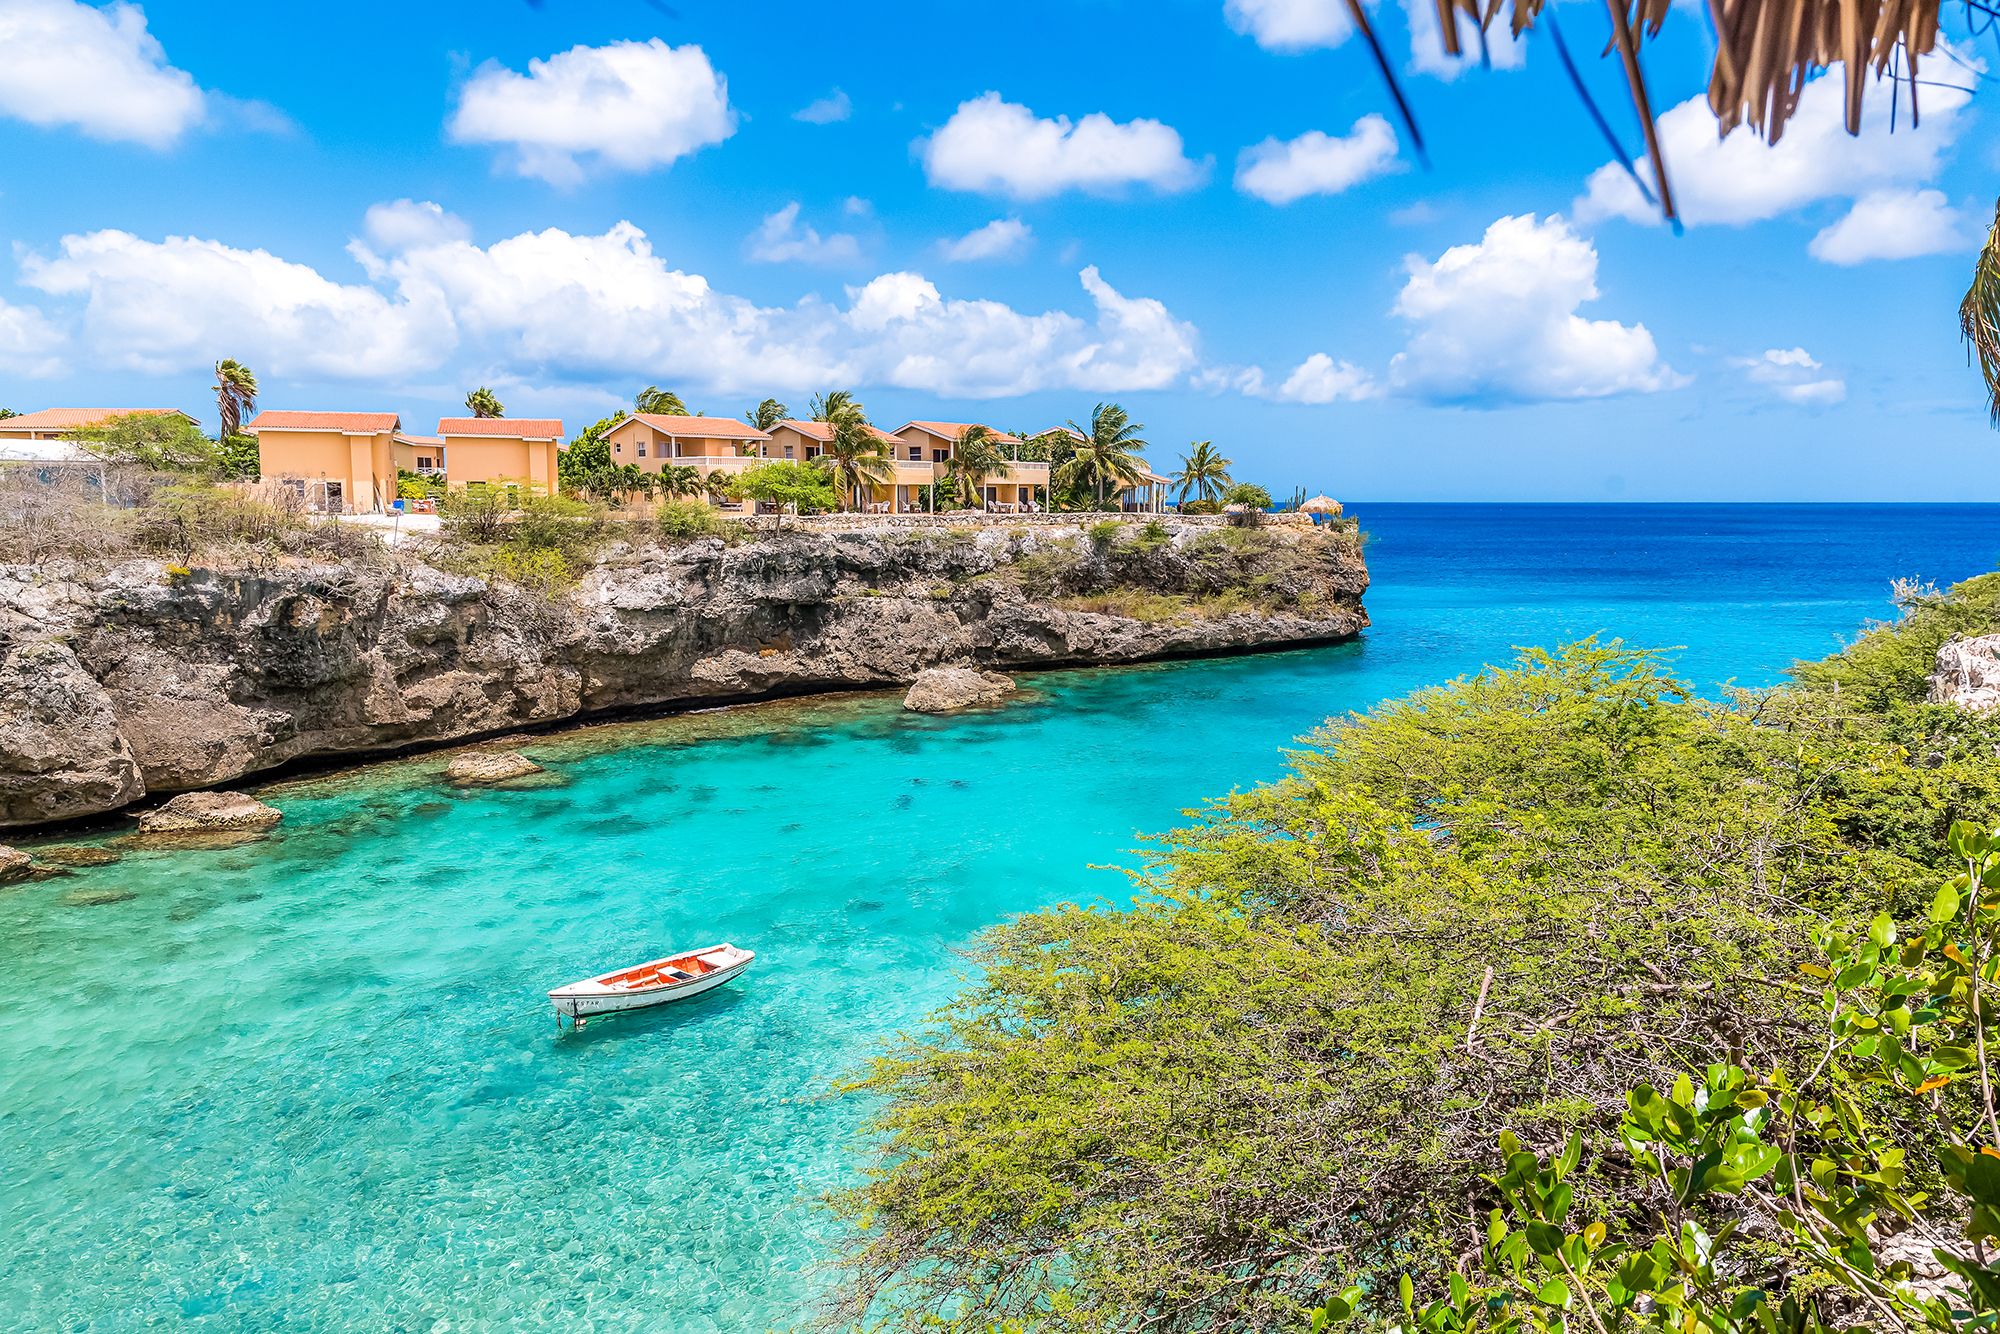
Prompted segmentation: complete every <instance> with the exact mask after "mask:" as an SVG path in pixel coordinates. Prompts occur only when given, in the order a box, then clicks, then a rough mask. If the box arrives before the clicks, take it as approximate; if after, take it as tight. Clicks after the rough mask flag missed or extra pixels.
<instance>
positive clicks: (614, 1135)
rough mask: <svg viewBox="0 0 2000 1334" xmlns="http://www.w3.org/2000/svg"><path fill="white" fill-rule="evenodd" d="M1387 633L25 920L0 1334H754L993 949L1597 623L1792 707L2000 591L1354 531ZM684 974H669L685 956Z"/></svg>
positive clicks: (1720, 525)
mask: <svg viewBox="0 0 2000 1334" xmlns="http://www.w3.org/2000/svg"><path fill="white" fill-rule="evenodd" d="M1355 509H1356V512H1358V513H1359V514H1360V516H1361V519H1362V523H1363V526H1364V528H1365V529H1367V530H1368V531H1369V532H1370V533H1371V534H1372V536H1373V539H1374V540H1373V543H1372V545H1371V546H1370V548H1369V558H1370V565H1371V571H1372V574H1373V577H1374V581H1375V582H1374V588H1373V590H1372V591H1371V593H1370V595H1369V599H1368V601H1369V609H1370V612H1371V614H1372V616H1373V618H1374V628H1373V629H1371V630H1370V631H1368V632H1367V633H1366V634H1365V635H1363V636H1362V638H1361V639H1360V640H1359V641H1357V642H1354V643H1351V644H1345V645H1341V646H1337V647H1332V648H1326V649H1318V650H1311V651H1304V652H1288V653H1278V654H1270V655H1258V656H1251V657H1242V658H1233V659H1225V660H1213V661H1201V662H1187V663H1176V664H1170V665H1160V666H1152V667H1144V668H1134V669H1122V670H1106V671H1097V672H1064V673H1053V674H1048V675H1044V676H1039V677H1029V678H1025V680H1024V684H1025V685H1026V686H1027V687H1028V696H1027V698H1025V699H1024V700H1023V701H1022V702H1021V703H1018V704H1016V705H1014V706H1012V707H1009V708H1006V709H1003V710H1000V711H997V712H991V713H984V714H976V715H969V716H962V717H957V718H951V719H944V720H939V719H924V718H918V717H914V716H911V715H906V714H904V713H902V712H901V711H900V710H899V708H898V707H897V704H896V701H895V699H894V697H893V696H887V695H880V696H877V695H869V696H857V697H849V698H842V699H831V700H819V701H806V702H802V703H795V704H786V705H774V706H766V707H761V708H756V709H747V710H738V711H732V712H728V713H722V714H708V715H699V716H695V717H690V718H680V719H669V720H664V721H660V722H655V723H640V724H629V725H618V726H614V727H606V728H597V729H591V730H588V731H585V732H581V733H577V734H573V735H571V736H569V737H562V738H556V739H553V740H551V741H549V742H548V743H546V744H545V745H544V746H542V747H541V748H539V749H537V750H536V752H535V753H536V754H537V755H538V756H541V757H542V758H543V759H544V761H545V762H546V763H548V764H549V765H550V766H551V767H552V768H554V769H556V770H558V771H559V772H560V773H561V774H562V775H563V776H564V777H565V778H566V779H567V780H568V781H567V783H566V784H565V785H563V786H556V787H544V788H538V789H533V790H525V791H476V792H455V791H451V790H449V789H446V788H445V787H443V786H442V785H441V784H440V783H439V782H438V781H437V777H436V776H437V772H438V769H439V764H438V762H437V761H435V760H422V759H419V760H413V761H409V762H407V763H398V764H389V765H383V766H379V767H376V768H372V769H369V770H365V771H358V772H355V773H351V774H342V775H335V776H330V777H325V778H316V779H311V780H304V781H298V782H293V783H287V784H281V785H278V786H277V787H274V788H271V789H267V790H265V791H264V792H263V793H262V795H264V796H265V797H266V798H267V799H269V800H271V801H273V802H274V803H275V804H277V805H279V806H280V807H282V809H283V810H284V812H285V822H284V824H283V825H282V826H280V828H279V829H278V831H277V832H276V834H275V836H274V837H272V838H271V839H269V840H266V841H263V842H259V843H253V844H250V845H247V846H243V847H238V848H234V849H229V850H223V851H181V852H152V853H134V854H129V855H127V856H126V857H125V859H124V860H123V861H122V862H119V863H118V864H116V865H111V866H106V867H101V868H91V869H85V870H81V871H79V872H78V873H77V874H75V875H73V876H69V877H64V878H59V879H51V880H44V881H39V882H35V883H31V884H27V885H24V886H14V887H10V888H7V889H5V890H0V974H4V976H6V977H7V978H8V979H9V980H10V982H11V983H12V992H13V994H14V996H15V997H16V998H17V1000H18V1002H19V1008H18V1011H17V1013H16V1015H15V1016H14V1022H12V1023H10V1024H8V1025H5V1026H4V1027H0V1217H4V1218H5V1219H6V1222H7V1226H6V1228H5V1229H4V1232H3V1233H0V1236H4V1241H0V1246H4V1247H5V1248H6V1254H5V1256H4V1259H0V1328H7V1329H91V1330H125V1329H136V1328H142V1327H147V1326H154V1325H157V1326H171V1327H190V1328H212V1329H251V1328H285V1329H299V1330H360V1329H368V1330H375V1329H440V1330H442V1329H478V1328H496V1329H497V1328H506V1329H537V1328H547V1329H562V1330H579V1329H600V1330H626V1329H655V1328H673V1329H676V1330H744V1329H758V1328H763V1327H765V1326H767V1325H773V1324H780V1323H784V1322H786V1321H789V1320H792V1319H795V1318H797V1317H798V1316H799V1315H800V1313H801V1311H802V1310H803V1309H804V1308H805V1306H806V1305H807V1304H808V1303H809V1301H810V1299H811V1297H812V1295H813V1294H814V1293H815V1292H816V1291H817V1290H818V1289H819V1287H820V1285H821V1282H822V1276H820V1275H817V1274H815V1273H814V1272H813V1268H812V1267H813V1265H814V1264H815V1262H816V1261H818V1260H820V1259H821V1258H823V1256H824V1249H823V1247H824V1242H825V1237H826V1233H827V1226H826V1222H825V1220H824V1218H823V1217H822V1216H821V1215H820V1213H819V1212H818V1210H817V1209H816V1207H815V1204H814V1199H815V1197H816V1196H817V1195H818V1194H820V1193H821V1192H824V1191H825V1190H827V1189H829V1188H831V1187H834V1186H836V1185H839V1184H841V1183H843V1182H845V1181H847V1180H849V1179H850V1174H851V1173H852V1171H853V1170H854V1167H855V1164H856V1161H857V1158H856V1147H857V1146H856V1144H855V1142H854V1140H853V1138H852V1131H853V1129H854V1127H855V1125H856V1123H857V1122H858V1120H859V1119H860V1117H861V1116H862V1114H863V1112H864V1110H865V1109H864V1108H863V1107H861V1106H857V1105H855V1103H854V1101H853V1100H835V1099H829V1098H828V1097H827V1096H826V1092H827V1088H828V1084H829V1081H830V1080H831V1079H832V1077H834V1076H836V1075H838V1074H840V1073H843V1072H846V1071H849V1070H852V1069H853V1068H854V1067H855V1066H856V1065H857V1064H858V1063H859V1062H860V1060H861V1059H862V1058H863V1057H864V1056H865V1055H866V1054H867V1052H868V1051H869V1050H870V1049H871V1046H872V1045H873V1044H874V1043H876V1042H877V1041H879V1040H880V1039H882V1038H883V1037H885V1036H886V1035H888V1034H890V1033H891V1032H893V1031H894V1030H896V1029H898V1028H899V1027H906V1026H909V1025H911V1024H913V1023H915V1022H917V1021H919V1020H920V1019H921V1017H922V1015H923V1014H924V1013H925V1012H926V1011H927V1010H928V1009H929V1008H931V1007H933V1006H934V1005H935V1004H937V1003H938V1002H940V1001H941V1000H942V999H943V998H944V997H945V996H946V995H947V994H948V993H949V991H950V990H951V989H952V987H953V984H954V979H955V977H956V976H957V974H958V971H959V969H960V967H961V964H960V962H959V960H958V957H957V955H956V954H955V950H956V949H957V948H958V947H959V946H961V945H963V944H964V943H965V942H966V941H967V940H968V939H969V938H970V937H971V936H972V935H974V934H975V933H976V932H977V931H979V929H980V928H982V927H983V926H986V925H988V924H990V923H992V922H995V921H996V920H999V919H1001V918H1003V917H1005V916H1006V915H1008V914H1011V913H1015V912H1019V911H1022V910H1025V909H1029V908H1033V907H1036V906H1038V905H1043V904H1048V903H1052V902H1056V901H1060V900H1063V899H1071V900H1088V899H1091V898H1094V897H1111V898H1116V897H1119V896H1121V895H1122V894H1123V893H1124V892H1125V882H1124V881H1123V880H1122V879H1121V878H1120V877H1119V876H1118V875H1117V874H1115V873H1113V872H1111V871H1108V870H1105V869H1100V868H1103V867H1105V866H1107V865H1116V864H1119V863H1125V864H1129V863H1130V860H1131V857H1130V850H1131V849H1132V848H1134V847H1135V846H1136V844H1137V842H1138V838H1139V836H1140V835H1141V834H1142V833H1143V832H1145V831H1149V830H1158V829H1162V828H1164V827H1166V826H1168V825H1170V824H1171V823H1173V822H1174V821H1175V820H1176V819H1177V817H1178V814H1179V812H1180V811H1181V810H1182V809H1183V808H1185V807H1189V806H1192V805H1195V804H1197V803H1199V802H1200V801H1201V800H1202V799H1203V798H1204V797H1207V796H1210V795H1215V794H1219V793H1222V792H1225V791H1228V790H1230V789H1231V788H1234V787H1239V786H1242V785H1245V784H1249V783H1253V782H1256V781H1258V780H1260V779H1264V778H1267V777H1270V776H1272V775H1273V774H1275V772H1276V771H1277V769H1278V766H1279V762H1280V750H1281V748H1282V747H1284V746H1285V745H1286V744H1287V743H1288V742H1289V741H1290V740H1291V739H1292V738H1294V737H1296V736H1297V735H1299V734H1300V733H1302V732H1304V731H1306V730H1308V729H1309V728H1311V727H1312V726H1314V725H1315V724H1316V723H1318V722H1319V721H1320V720H1322V719H1323V718H1325V717H1327V716H1329V715H1334V714H1338V713H1341V712H1342V711H1345V710H1349V709H1365V708H1367V707H1368V706H1370V705H1371V704H1373V703H1375V702H1376V701H1379V700H1381V699H1383V698H1385V697H1389V696H1393V695H1396V694H1400V693H1402V692H1404V691H1407V690H1409V689H1411V688H1413V687H1416V686H1419V685H1423V684H1428V683H1432V682H1436V681H1439V680H1442V679H1445V678H1447V677H1449V676H1452V675H1455V674H1458V673H1461V672H1465V671H1470V670H1474V669H1477V668H1478V667H1479V666H1480V665H1481V664H1484V663H1489V662H1498V661H1503V660H1505V659H1506V658H1507V657H1508V656H1509V651H1510V647H1511V646H1513V645H1523V644H1554V643H1559V642H1562V641H1566V640H1570V639H1574V638H1577V637H1580V636H1583V635H1587V634H1592V633H1601V634H1604V635H1607V636H1617V637H1621V638H1624V639H1625V640H1627V641H1628V642H1633V643H1644V644H1656V645H1681V646H1685V647H1684V648H1683V649H1682V651H1681V652H1680V653H1679V655H1678V665H1679V667H1680V670H1681V671H1682V672H1683V673H1684V675H1686V676H1687V677H1688V678H1689V679H1691V680H1693V681H1695V682H1696V683H1698V684H1699V685H1700V686H1702V687H1703V688H1704V689H1707V688H1712V687H1713V686H1714V685H1715V684H1716V683H1719V682H1721V681H1724V680H1734V681H1736V682H1738V683H1740V684H1743V685H1752V686H1755V685H1764V684H1768V683H1771V682H1772V681H1774V680H1776V679H1777V677H1778V676H1779V674H1780V673H1781V672H1782V671H1783V669H1784V668H1785V667H1786V665H1787V664H1788V663H1789V662H1791V661H1792V660H1794V659H1796V658H1798V657H1802V656H1816V655H1819V654H1822V653H1825V652H1827V651H1829V650H1831V649H1833V648H1835V647H1836V646H1837V645H1838V644H1839V642H1841V640H1842V639H1843V638H1844V637H1847V636H1850V635H1851V634H1852V633H1853V632H1854V631H1856V630H1857V629H1858V628H1859V626H1860V624H1861V623H1862V622H1863V621H1864V620H1866V619H1868V618H1871V617H1880V616H1885V615H1887V614H1888V613H1889V601H1888V587H1889V580H1890V579H1891V577H1894V576H1919V577H1923V578H1927V579H1934V580H1937V581H1939V582H1941V583H1942V582H1949V581H1952V580H1957V579H1962V578H1965V577H1968V576H1970V575H1973V574H1976V573H1979V572H1982V571H1984V570H1989V569H1991V568H1993V566H1994V564H1995V563H1996V559H2000V520H1996V517H1995V516H1994V514H1993V513H1992V511H1991V510H1990V509H1987V508H1981V507H1900V508H1899V507H1858V506H1857V507H1807V506H1745V507H1737V506H1716V507H1705V506H1618V507H1565V506H1466V507H1454V506H1369V505H1360V506H1357V507H1355ZM711 939H730V940H733V941H735V942H736V943H738V944H742V945H747V946H750V947H752V948H755V949H756V950H757V951H758V954H759V959H758V964H757V967H756V969H755V970H754V971H753V972H752V974H751V975H750V976H749V977H747V978H746V979H744V980H743V981H741V982H739V983H738V984H736V985H734V986H732V987H729V988H725V989H723V990H721V991H718V992H716V993H713V994H711V995H709V996H706V997H703V998H701V999H699V1000H696V1001H693V1002H690V1003H688V1004H685V1005H682V1006H678V1007H670V1008H668V1009H666V1010H663V1011H655V1012H652V1013H650V1014H644V1015H639V1016H632V1017H627V1018H623V1019H619V1020H611V1021H604V1022H600V1023H595V1024H593V1025H592V1026H591V1027H590V1028H589V1029H588V1030H586V1031H585V1032H583V1033H581V1034H576V1035H571V1036H565V1037H562V1038H558V1037H557V1036H556V1034H555V1029H554V1025H553V1023H552V1019H551V1015H550V1012H549V1007H548V1005H547V1002H546V1001H545V1000H544V999H543V995H542V993H543V992H544V991H545V990H546V989H547V988H548V987H549V986H551V985H554V984H556V983H558V982H562V981H567V980H569V979H571V978H573V977H577V976H582V975H584V974H587V973H591V972H595V971H598V970H599V969H601V968H605V967H610V966H613V965H616V964H619V963H623V962H628V961H634V960H637V959H639V958H644V957H648V956H649V955H650V954H653V953H657V952H659V950H662V949H666V948H668V947H671V946H675V945H691V944H695V943H700V942H702V941H707V940H711ZM656 947H657V948H656Z"/></svg>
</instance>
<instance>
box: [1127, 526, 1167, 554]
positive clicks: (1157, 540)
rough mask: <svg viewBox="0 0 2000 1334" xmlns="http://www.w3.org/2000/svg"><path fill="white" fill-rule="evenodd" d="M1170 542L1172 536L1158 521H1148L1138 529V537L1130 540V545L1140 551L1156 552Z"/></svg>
mask: <svg viewBox="0 0 2000 1334" xmlns="http://www.w3.org/2000/svg"><path fill="white" fill-rule="evenodd" d="M1171 541H1173V534H1172V533H1171V532H1169V531H1168V530H1167V526H1166V525H1165V524H1163V523H1161V522H1160V521H1159V520H1158V519H1148V520H1146V522H1145V524H1144V525H1143V526H1142V527H1141V528H1140V529H1139V534H1138V536H1137V537H1135V538H1133V539H1132V545H1133V546H1135V547H1137V548H1138V549H1139V550H1141V551H1157V550H1159V549H1160V548H1161V547H1163V546H1165V545H1167V543H1169V542H1171Z"/></svg>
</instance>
